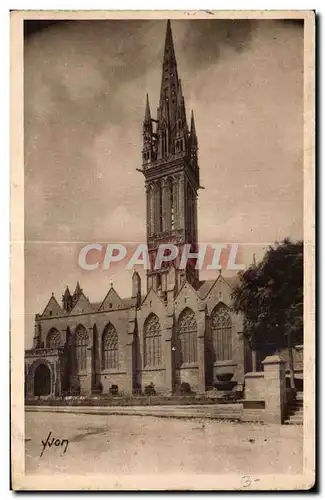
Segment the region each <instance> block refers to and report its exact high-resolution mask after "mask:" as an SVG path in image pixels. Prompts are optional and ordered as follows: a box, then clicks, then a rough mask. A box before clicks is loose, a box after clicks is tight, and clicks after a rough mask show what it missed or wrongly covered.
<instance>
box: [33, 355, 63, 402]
mask: <svg viewBox="0 0 325 500" xmlns="http://www.w3.org/2000/svg"><path fill="white" fill-rule="evenodd" d="M62 352H63V349H61V348H57V349H51V348H38V349H30V350H28V351H26V354H25V384H26V398H27V399H29V398H32V399H33V398H46V397H55V396H59V395H60V394H61V386H62V385H61V379H62V373H61V370H62V368H63V366H62V362H61V361H62Z"/></svg>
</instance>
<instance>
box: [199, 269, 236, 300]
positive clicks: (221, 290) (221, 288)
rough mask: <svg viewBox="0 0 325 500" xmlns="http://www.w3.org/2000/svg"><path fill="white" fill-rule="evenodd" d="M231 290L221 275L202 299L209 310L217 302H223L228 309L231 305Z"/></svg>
mask: <svg viewBox="0 0 325 500" xmlns="http://www.w3.org/2000/svg"><path fill="white" fill-rule="evenodd" d="M232 291H233V289H232V287H231V286H230V284H229V283H228V282H227V278H226V279H225V278H224V277H223V276H222V275H221V274H220V275H219V276H218V278H217V279H216V280H215V282H214V284H213V285H212V287H211V288H210V290H209V292H208V293H207V295H206V297H204V299H205V300H206V302H207V303H208V305H209V308H213V307H214V306H215V305H216V304H218V303H219V302H223V303H224V304H226V305H227V306H228V307H231V305H232V299H231V293H232Z"/></svg>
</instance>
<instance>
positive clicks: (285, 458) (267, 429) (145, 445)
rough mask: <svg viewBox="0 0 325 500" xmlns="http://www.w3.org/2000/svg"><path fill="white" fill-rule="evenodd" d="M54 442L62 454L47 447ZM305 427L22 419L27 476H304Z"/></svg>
mask: <svg viewBox="0 0 325 500" xmlns="http://www.w3.org/2000/svg"><path fill="white" fill-rule="evenodd" d="M50 431H51V433H52V434H51V439H52V437H54V438H58V439H68V440H69V444H68V448H67V451H66V453H63V449H64V447H61V446H58V447H55V445H53V446H52V447H51V448H49V447H46V449H45V451H44V454H43V456H42V457H41V458H40V454H41V452H42V449H43V446H42V444H41V441H42V440H44V441H45V440H46V438H47V436H48V434H49V432H50ZM301 467H302V426H276V425H274V426H271V425H270V426H266V425H260V424H244V423H242V424H236V423H231V422H216V421H211V420H200V419H194V420H183V419H174V418H170V419H166V418H156V417H140V416H118V415H84V414H80V415H71V414H63V413H36V412H27V413H26V473H27V474H30V473H31V474H34V473H37V474H52V475H54V474H61V473H64V474H82V475H86V474H118V475H120V474H124V473H127V474H161V473H165V474H169V473H170V474H173V473H175V472H177V473H183V474H202V473H203V474H228V473H235V474H242V475H243V474H254V475H255V474H259V473H260V474H276V473H282V474H286V473H290V474H296V473H300V472H301Z"/></svg>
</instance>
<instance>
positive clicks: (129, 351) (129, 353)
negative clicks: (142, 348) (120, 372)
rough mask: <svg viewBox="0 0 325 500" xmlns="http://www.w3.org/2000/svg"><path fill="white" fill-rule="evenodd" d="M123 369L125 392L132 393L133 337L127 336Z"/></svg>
mask: <svg viewBox="0 0 325 500" xmlns="http://www.w3.org/2000/svg"><path fill="white" fill-rule="evenodd" d="M124 367H125V370H126V380H125V392H126V393H127V394H130V395H132V393H133V335H129V336H128V343H127V344H126V346H125V356H124Z"/></svg>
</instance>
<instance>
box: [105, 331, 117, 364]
mask: <svg viewBox="0 0 325 500" xmlns="http://www.w3.org/2000/svg"><path fill="white" fill-rule="evenodd" d="M102 366H103V370H107V369H114V368H118V336H117V331H116V330H115V328H114V326H113V325H112V324H111V323H109V324H108V325H107V326H106V327H105V330H104V332H103V337H102Z"/></svg>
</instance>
